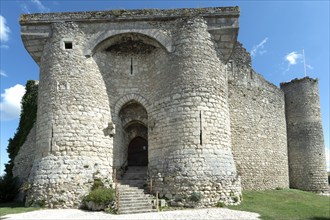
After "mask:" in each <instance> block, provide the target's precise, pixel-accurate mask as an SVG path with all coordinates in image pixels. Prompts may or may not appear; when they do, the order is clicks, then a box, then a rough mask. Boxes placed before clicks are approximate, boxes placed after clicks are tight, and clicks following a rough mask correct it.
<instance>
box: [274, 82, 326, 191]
mask: <svg viewBox="0 0 330 220" xmlns="http://www.w3.org/2000/svg"><path fill="white" fill-rule="evenodd" d="M281 89H282V90H283V91H284V93H285V106H286V107H285V110H286V111H285V112H286V123H287V135H288V155H289V176H290V187H292V188H296V189H302V190H306V191H317V192H325V191H327V189H328V182H327V170H326V161H325V150H324V139H323V129H322V120H321V111H320V98H319V91H318V81H317V80H314V79H311V78H309V77H305V78H303V79H295V80H292V81H291V82H288V83H282V84H281Z"/></svg>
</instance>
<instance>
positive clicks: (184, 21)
mask: <svg viewBox="0 0 330 220" xmlns="http://www.w3.org/2000/svg"><path fill="white" fill-rule="evenodd" d="M188 11H189V10H188ZM204 12H205V10H201V11H200V12H198V13H197V15H192V14H191V13H190V14H188V15H186V14H184V12H182V14H181V16H178V17H174V18H171V19H170V20H168V19H164V18H163V17H162V18H160V19H157V18H152V19H151V18H150V17H149V15H148V16H147V18H143V19H146V21H143V19H142V21H141V18H139V16H137V17H136V19H137V20H136V21H134V22H132V21H131V20H130V19H128V20H127V19H123V20H121V19H119V18H118V19H113V18H111V19H105V20H102V19H101V20H98V22H95V23H91V20H90V19H88V20H83V19H80V20H79V19H78V20H75V16H76V15H75V14H72V16H73V17H72V20H71V21H67V22H62V21H55V20H56V19H55V20H54V21H53V20H51V21H47V22H49V23H47V22H46V21H45V20H43V19H41V18H40V20H39V21H40V23H36V21H34V18H35V16H34V15H31V16H30V18H31V22H32V23H33V25H35V28H33V29H31V24H29V25H27V23H28V20H27V17H24V19H22V20H21V23H22V24H23V23H24V25H26V26H24V30H25V31H26V30H27V31H31V32H33V36H38V33H37V32H38V28H39V27H40V28H41V27H43V26H45V25H49V26H50V28H49V29H47V30H46V29H45V28H42V29H41V30H46V31H47V36H46V34H43V32H42V33H40V36H43V37H45V36H46V37H48V40H47V41H46V43H45V45H42V47H43V48H42V47H40V48H34V47H30V46H29V41H31V40H32V39H31V36H32V35H31V34H26V35H24V34H23V36H26V37H24V39H23V40H24V42H25V46H26V47H27V49H28V50H30V51H31V53H32V54H33V55H34V56H35V57H36V58H35V59H36V60H38V61H40V85H39V96H38V98H39V99H38V115H37V128H36V129H37V139H36V159H35V161H34V164H33V168H32V171H31V175H30V180H29V181H30V182H31V183H32V188H31V190H30V191H29V194H28V198H27V204H28V205H30V204H40V203H44V204H46V205H47V206H49V207H77V206H79V203H80V202H81V200H82V197H83V196H84V195H85V194H86V193H87V192H88V191H89V188H90V186H91V185H92V182H93V179H94V178H95V176H97V178H100V179H101V180H102V181H104V182H107V183H109V184H111V182H112V168H116V169H121V168H122V167H123V166H125V165H126V162H125V161H126V160H127V147H128V144H129V142H130V140H131V138H132V137H135V136H136V135H139V136H142V137H147V138H148V155H149V158H148V160H149V161H148V162H149V163H148V172H149V177H150V178H152V179H153V180H154V189H155V190H157V191H159V192H160V194H161V196H165V197H167V198H168V199H170V200H172V202H173V205H189V204H190V201H189V200H188V198H189V196H190V195H191V194H192V193H193V192H194V191H199V192H201V194H202V195H203V200H202V201H201V205H205V206H209V205H214V204H216V203H217V202H218V201H219V200H222V201H223V202H225V203H227V204H233V203H238V202H240V195H241V188H240V179H239V177H238V176H237V174H236V168H235V164H234V160H233V155H232V152H231V140H230V122H229V110H228V100H227V96H228V88H227V78H226V75H225V66H224V64H223V62H224V61H223V59H225V57H226V56H227V55H228V54H229V53H230V49H228V48H230V47H231V45H232V44H233V42H234V41H235V39H236V34H237V26H236V24H237V23H236V20H237V12H236V11H235V12H234V13H233V12H232V11H230V10H228V12H226V13H224V14H223V15H222V14H221V13H220V15H217V16H219V17H220V18H219V19H213V16H214V15H212V19H211V18H208V16H210V14H206V15H205V16H206V17H207V18H203V16H201V15H198V14H203V13H204ZM214 13H215V14H217V12H216V11H215V12H214ZM231 13H233V15H232V14H231ZM84 16H85V15H83V17H84ZM95 16H97V15H95ZM36 17H38V16H36ZM41 17H43V18H45V15H44V16H41ZM119 20H120V22H119ZM38 25H39V26H38ZM209 25H211V26H212V27H210V26H209ZM224 26H228V28H227V29H226V30H225V33H223V36H222V31H223V30H224V29H223V28H221V27H224ZM209 28H211V30H209ZM231 29H233V31H231ZM42 42H43V43H44V41H42ZM219 42H222V43H224V42H227V49H223V50H222V49H221V48H222V47H223V46H224V45H223V44H220V43H219ZM67 46H68V47H67ZM35 49H36V50H41V51H42V53H41V57H40V58H39V57H37V56H39V55H38V54H39V52H38V53H34V52H33V51H34V50H35ZM219 51H220V52H222V53H221V56H220V58H219V56H218V55H219ZM217 52H218V53H217ZM221 59H222V60H221ZM132 112H133V113H132ZM141 126H142V127H143V129H141ZM145 128H147V129H145ZM141 130H142V131H141ZM146 133H147V134H146ZM174 200H175V201H176V202H174ZM178 201H180V202H179V203H177V202H178Z"/></svg>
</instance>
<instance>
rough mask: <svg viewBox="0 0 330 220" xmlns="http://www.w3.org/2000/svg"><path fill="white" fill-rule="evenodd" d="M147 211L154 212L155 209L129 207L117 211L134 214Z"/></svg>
mask: <svg viewBox="0 0 330 220" xmlns="http://www.w3.org/2000/svg"><path fill="white" fill-rule="evenodd" d="M147 212H156V210H155V209H130V210H122V211H120V210H119V211H118V213H119V214H136V213H147Z"/></svg>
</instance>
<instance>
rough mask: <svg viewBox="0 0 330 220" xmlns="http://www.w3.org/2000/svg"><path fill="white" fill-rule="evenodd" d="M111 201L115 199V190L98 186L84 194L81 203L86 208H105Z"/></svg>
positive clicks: (96, 209) (93, 209)
mask: <svg viewBox="0 0 330 220" xmlns="http://www.w3.org/2000/svg"><path fill="white" fill-rule="evenodd" d="M113 201H115V191H114V190H113V189H109V188H108V189H107V188H98V189H94V190H92V191H91V192H90V193H89V194H88V195H87V196H85V198H84V200H83V203H84V205H85V206H86V207H87V209H88V210H92V211H98V210H105V209H106V208H107V207H108V206H109V205H110V204H111V203H112V202H113Z"/></svg>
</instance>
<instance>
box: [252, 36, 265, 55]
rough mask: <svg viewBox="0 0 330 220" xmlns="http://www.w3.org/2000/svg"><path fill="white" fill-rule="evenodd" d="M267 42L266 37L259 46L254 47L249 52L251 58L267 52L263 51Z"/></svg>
mask: <svg viewBox="0 0 330 220" xmlns="http://www.w3.org/2000/svg"><path fill="white" fill-rule="evenodd" d="M267 41H268V37H266V38H265V39H263V40H262V41H261V42H260V43H259V44H257V45H254V46H253V48H252V50H251V56H252V57H254V56H255V55H257V54H258V53H259V54H260V55H262V54H264V53H266V52H267V50H265V49H264V47H265V44H266V43H267Z"/></svg>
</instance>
